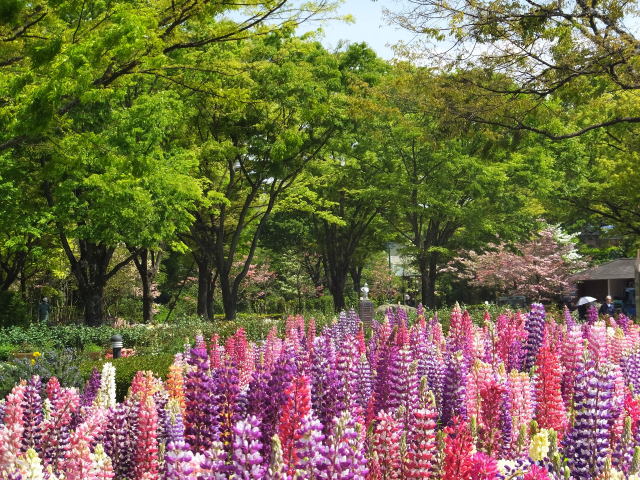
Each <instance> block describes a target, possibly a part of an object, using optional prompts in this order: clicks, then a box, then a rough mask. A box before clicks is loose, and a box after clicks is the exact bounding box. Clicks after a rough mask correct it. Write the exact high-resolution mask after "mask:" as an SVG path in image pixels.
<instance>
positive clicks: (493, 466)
mask: <svg viewBox="0 0 640 480" xmlns="http://www.w3.org/2000/svg"><path fill="white" fill-rule="evenodd" d="M471 464H472V467H471V480H496V479H497V478H498V462H497V461H496V459H495V458H493V457H491V456H489V455H487V454H486V453H484V452H477V453H475V454H474V455H473V456H472V457H471Z"/></svg>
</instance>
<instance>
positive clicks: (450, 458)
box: [442, 417, 474, 480]
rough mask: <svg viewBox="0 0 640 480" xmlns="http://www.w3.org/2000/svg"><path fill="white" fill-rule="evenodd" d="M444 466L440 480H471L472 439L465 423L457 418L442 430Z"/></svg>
mask: <svg viewBox="0 0 640 480" xmlns="http://www.w3.org/2000/svg"><path fill="white" fill-rule="evenodd" d="M444 431H445V433H446V434H447V437H446V439H445V443H444V466H443V476H442V480H473V477H472V476H471V475H472V472H473V467H474V464H473V460H472V452H473V439H472V438H471V433H470V432H469V427H468V425H467V423H465V422H462V421H461V420H460V419H459V418H458V417H455V418H454V419H453V424H452V425H451V426H449V427H447V428H445V429H444Z"/></svg>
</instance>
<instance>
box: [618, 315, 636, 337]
mask: <svg viewBox="0 0 640 480" xmlns="http://www.w3.org/2000/svg"><path fill="white" fill-rule="evenodd" d="M632 324H633V322H632V321H631V319H630V318H629V317H627V316H626V315H625V314H624V313H621V314H620V315H618V325H619V326H620V328H622V331H623V332H624V333H625V334H627V333H629V327H630V326H631V325H632Z"/></svg>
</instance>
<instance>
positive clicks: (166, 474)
mask: <svg viewBox="0 0 640 480" xmlns="http://www.w3.org/2000/svg"><path fill="white" fill-rule="evenodd" d="M192 461H193V453H192V452H191V450H189V446H188V445H187V444H186V443H185V442H184V440H177V441H170V442H168V443H167V448H166V450H165V454H164V471H163V477H162V478H164V479H165V480H184V479H186V478H190V475H191V474H192V473H193V471H194V467H193V464H192Z"/></svg>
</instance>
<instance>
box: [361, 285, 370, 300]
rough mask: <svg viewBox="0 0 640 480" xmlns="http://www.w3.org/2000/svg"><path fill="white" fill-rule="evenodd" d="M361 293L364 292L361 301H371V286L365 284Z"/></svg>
mask: <svg viewBox="0 0 640 480" xmlns="http://www.w3.org/2000/svg"><path fill="white" fill-rule="evenodd" d="M360 291H361V292H362V298H361V299H360V300H369V285H367V284H366V283H365V284H364V287H362V288H361V289H360Z"/></svg>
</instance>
